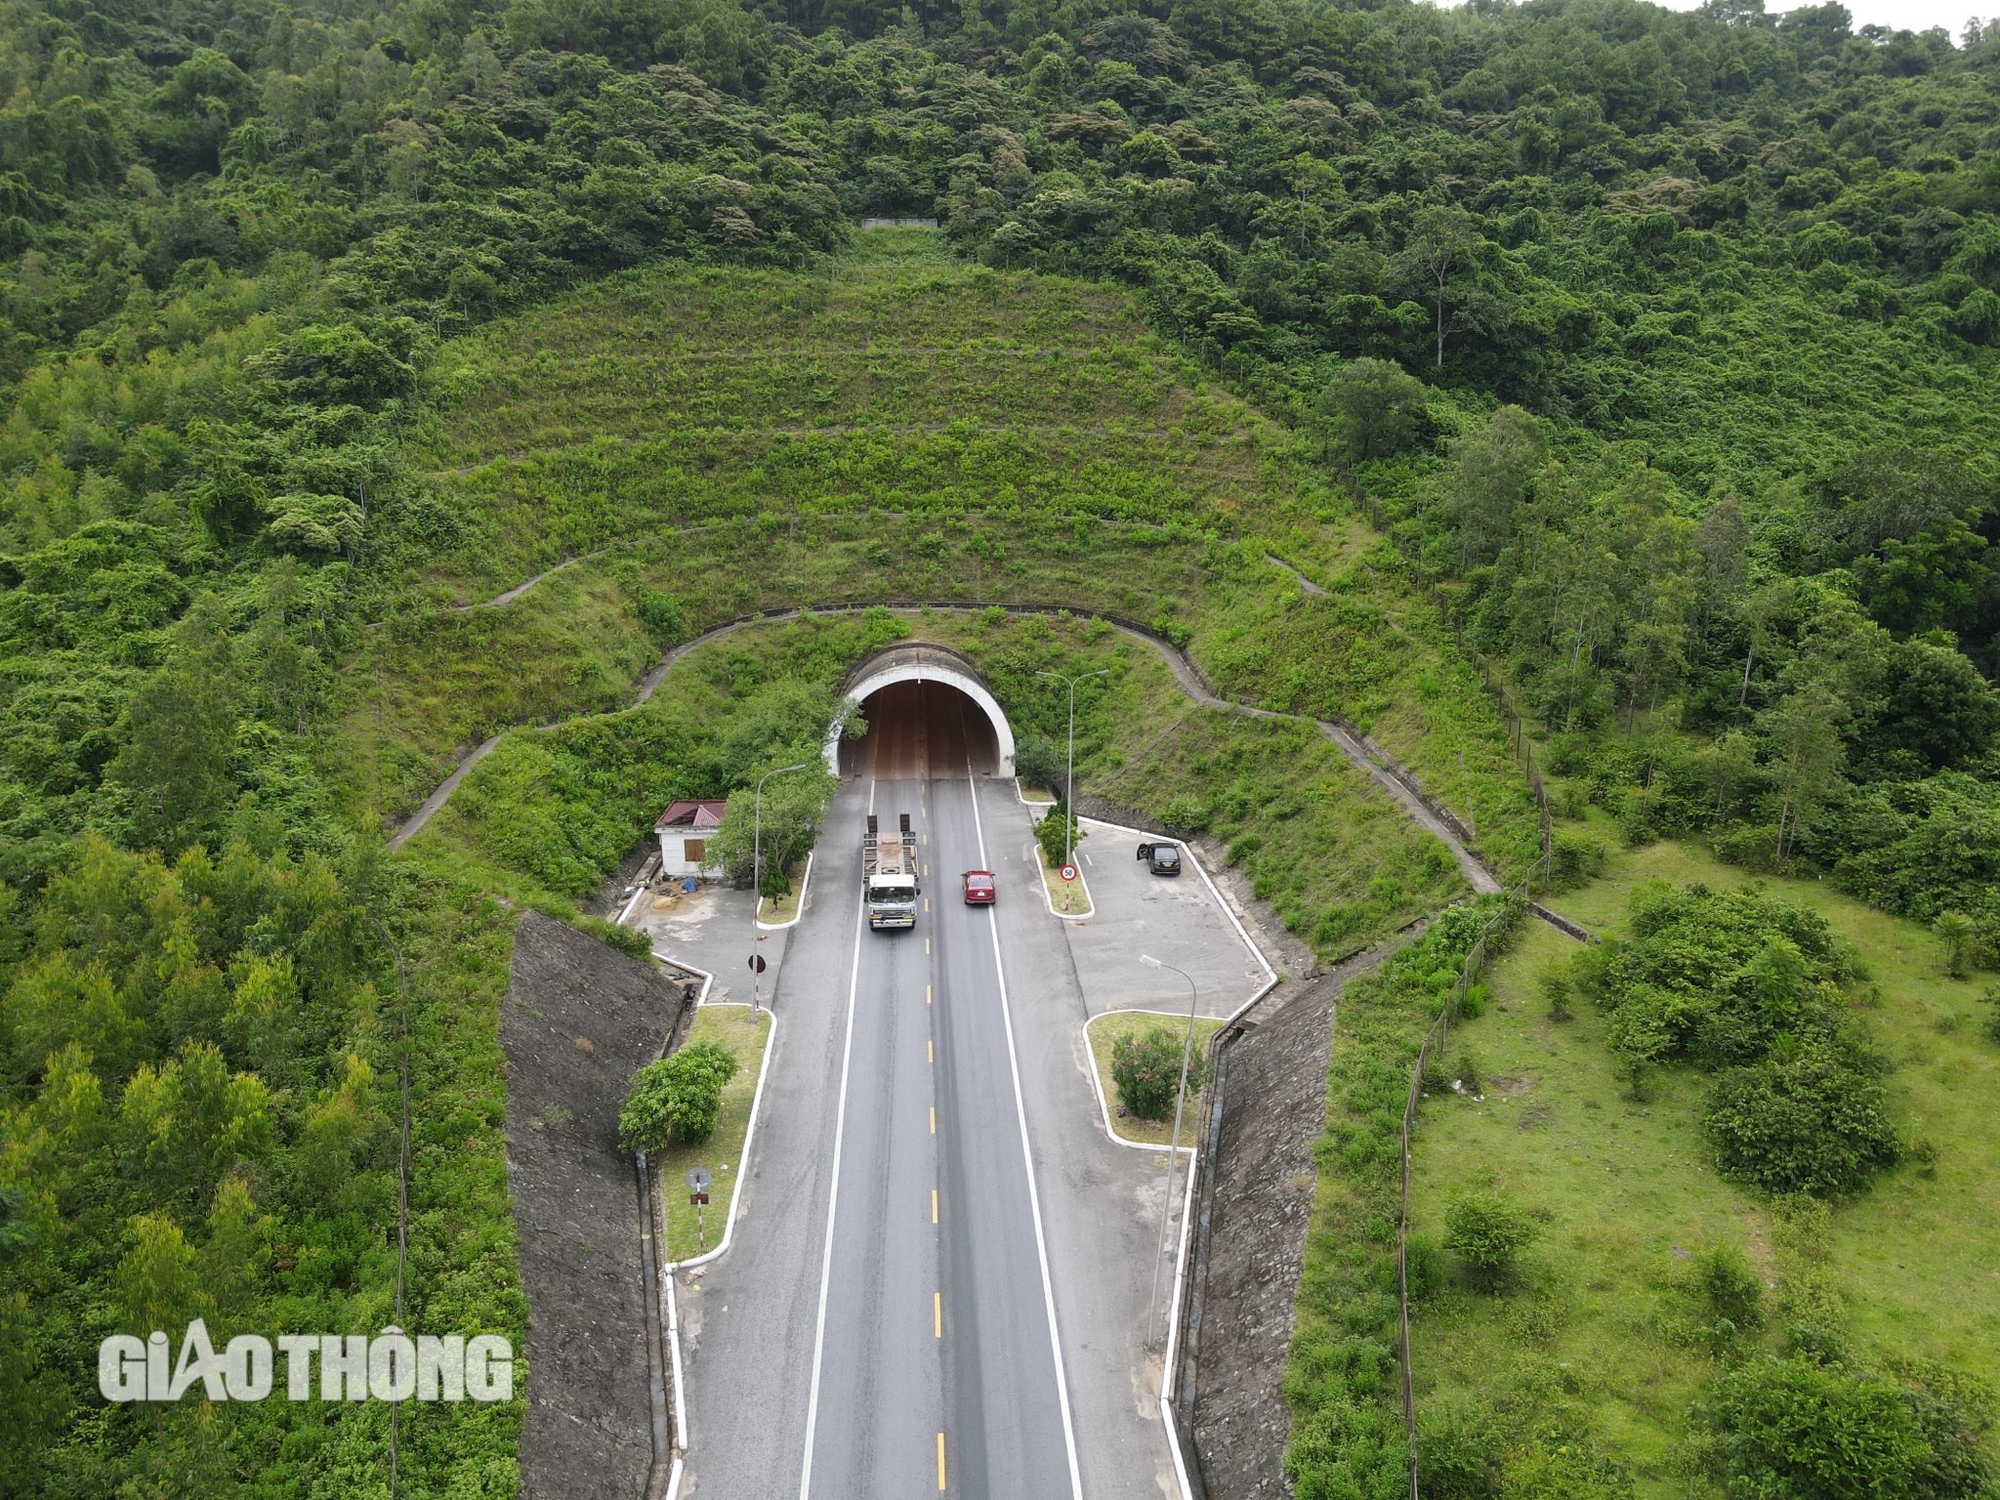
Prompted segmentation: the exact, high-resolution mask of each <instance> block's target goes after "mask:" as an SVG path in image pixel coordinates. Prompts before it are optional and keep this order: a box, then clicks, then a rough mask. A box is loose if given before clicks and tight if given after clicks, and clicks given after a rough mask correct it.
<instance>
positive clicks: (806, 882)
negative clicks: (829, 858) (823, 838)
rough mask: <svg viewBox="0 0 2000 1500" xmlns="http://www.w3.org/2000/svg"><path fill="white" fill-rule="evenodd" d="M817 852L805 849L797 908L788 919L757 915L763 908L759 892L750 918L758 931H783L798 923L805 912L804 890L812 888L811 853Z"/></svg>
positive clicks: (762, 899)
mask: <svg viewBox="0 0 2000 1500" xmlns="http://www.w3.org/2000/svg"><path fill="white" fill-rule="evenodd" d="M818 852H819V851H818V850H816V849H808V850H807V851H806V872H805V874H803V875H801V876H800V877H799V909H798V910H797V911H795V912H793V913H792V915H791V918H790V920H789V921H784V922H766V921H765V920H764V919H763V918H762V917H760V916H758V915H757V913H758V912H760V911H762V910H763V909H764V897H763V895H762V894H761V893H760V894H759V895H758V897H757V904H756V906H754V907H753V908H751V912H750V920H751V921H753V922H755V923H756V924H757V930H758V931H759V932H783V931H784V930H785V929H786V928H787V927H796V926H798V925H799V918H800V917H803V916H804V915H805V914H806V892H808V891H810V890H811V889H812V883H813V855H815V854H816V853H818Z"/></svg>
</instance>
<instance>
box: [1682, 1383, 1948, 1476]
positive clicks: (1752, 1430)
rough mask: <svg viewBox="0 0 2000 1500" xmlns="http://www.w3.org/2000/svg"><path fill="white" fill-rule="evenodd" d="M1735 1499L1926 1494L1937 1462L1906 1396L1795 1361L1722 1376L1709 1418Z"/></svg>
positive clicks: (1887, 1387)
mask: <svg viewBox="0 0 2000 1500" xmlns="http://www.w3.org/2000/svg"><path fill="white" fill-rule="evenodd" d="M1706 1417H1707V1421H1708V1424H1709V1425H1710V1427H1711V1428H1712V1429H1713V1430H1714V1431H1715V1432H1716V1434H1717V1435H1718V1436H1720V1437H1721V1438H1722V1440H1723V1441H1722V1444H1721V1448H1720V1453H1721V1458H1722V1463H1723V1467H1724V1471H1725V1473H1726V1475H1727V1477H1728V1479H1729V1481H1730V1489H1731V1493H1740V1494H1744V1495H1755V1496H1758V1497H1765V1496H1768V1497H1771V1500H1791V1497H1797V1500H1850V1497H1851V1500H1874V1497H1877V1496H1884V1497H1886V1496H1891V1495H1894V1496H1913V1495H1918V1494H1921V1493H1924V1490H1922V1489H1920V1488H1919V1486H1918V1479H1919V1476H1920V1475H1921V1474H1922V1473H1923V1472H1924V1470H1925V1469H1926V1468H1927V1467H1928V1466H1929V1465H1930V1463H1931V1462H1932V1460H1933V1459H1934V1457H1935V1455H1934V1453H1933V1450H1932V1448H1931V1445H1930V1443H1929V1442H1927V1441H1926V1440H1925V1438H1924V1434H1923V1432H1922V1430H1921V1428H1920V1427H1919V1425H1918V1422H1917V1418H1916V1413H1915V1411H1914V1410H1913V1407H1912V1402H1911V1401H1910V1398H1909V1395H1908V1393H1907V1392H1905V1391H1903V1390H1901V1389H1899V1388H1898V1387H1897V1386H1895V1385H1894V1384H1892V1383H1891V1382H1889V1381H1886V1380H1882V1379H1878V1378H1876V1377H1874V1376H1869V1375H1858V1374H1851V1373H1849V1372H1847V1371H1845V1370H1842V1369H1837V1368H1829V1367H1827V1366H1822V1365H1817V1364H1812V1363H1809V1362H1807V1361H1805V1360H1799V1359H1761V1360H1758V1361H1756V1362H1755V1363H1754V1364H1750V1365H1746V1366H1744V1367H1743V1368H1742V1369H1740V1370H1736V1371H1732V1372H1731V1373H1729V1374H1727V1375H1724V1376H1723V1377H1722V1378H1721V1379H1720V1380H1719V1381H1717V1382H1716V1388H1715V1394H1714V1397H1713V1400H1712V1401H1711V1403H1710V1405H1709V1409H1708V1411H1707V1413H1706Z"/></svg>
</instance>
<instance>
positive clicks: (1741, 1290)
mask: <svg viewBox="0 0 2000 1500" xmlns="http://www.w3.org/2000/svg"><path fill="white" fill-rule="evenodd" d="M1687 1285H1688V1290H1689V1291H1690V1292H1691V1293H1692V1294H1693V1295H1694V1297H1695V1300H1696V1301H1698V1302H1699V1303H1700V1304H1701V1307H1702V1311H1703V1312H1704V1313H1706V1314H1707V1317H1708V1321H1709V1322H1710V1323H1711V1324H1716V1325H1719V1324H1721V1323H1724V1322H1727V1323H1729V1324H1730V1325H1731V1326H1733V1327H1735V1328H1739V1329H1740V1328H1755V1327H1756V1326H1757V1325H1758V1324H1759V1323H1761V1322H1763V1321H1764V1284H1763V1283H1762V1282H1761V1281H1759V1280H1758V1279H1757V1272H1756V1271H1755V1270H1754V1269H1753V1268H1752V1267H1751V1265H1750V1262H1749V1260H1748V1258H1746V1257H1745V1255H1744V1254H1743V1252H1742V1251H1741V1250H1739V1249H1737V1248H1736V1247H1735V1246H1734V1245H1714V1246H1711V1247H1710V1248H1708V1249H1706V1250H1703V1251H1702V1252H1700V1253H1699V1254H1698V1255H1696V1256H1695V1258H1694V1263H1693V1264H1692V1265H1691V1266H1689V1267H1688V1271H1687Z"/></svg>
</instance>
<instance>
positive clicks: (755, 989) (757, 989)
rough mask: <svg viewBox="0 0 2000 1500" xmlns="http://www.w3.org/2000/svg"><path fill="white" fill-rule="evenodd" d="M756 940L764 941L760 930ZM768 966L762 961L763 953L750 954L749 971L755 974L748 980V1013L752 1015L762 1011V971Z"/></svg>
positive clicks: (768, 966)
mask: <svg viewBox="0 0 2000 1500" xmlns="http://www.w3.org/2000/svg"><path fill="white" fill-rule="evenodd" d="M757 941H758V942H760V943H761V942H763V941H764V934H763V933H761V932H760V933H758V934H757ZM770 967H771V966H770V965H769V964H767V963H765V962H764V955H763V954H761V953H753V954H751V955H750V972H751V973H752V974H754V975H756V976H757V977H756V978H755V979H752V980H751V981H750V1014H751V1015H752V1016H757V1015H761V1014H762V1013H763V1010H764V971H765V970H766V969H768V968H770Z"/></svg>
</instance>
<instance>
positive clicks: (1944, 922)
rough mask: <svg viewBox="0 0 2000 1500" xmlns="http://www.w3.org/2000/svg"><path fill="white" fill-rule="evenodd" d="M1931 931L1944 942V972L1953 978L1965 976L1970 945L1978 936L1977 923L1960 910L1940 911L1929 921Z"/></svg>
mask: <svg viewBox="0 0 2000 1500" xmlns="http://www.w3.org/2000/svg"><path fill="white" fill-rule="evenodd" d="M1931 931H1932V932H1934V933H1936V934H1937V936H1938V939H1939V940H1940V941H1941V942H1942V943H1943V944H1944V968H1945V972H1946V973H1947V974H1949V975H1950V976H1951V977H1952V978H1953V979H1963V978H1965V975H1966V970H1967V968H1968V960H1969V959H1970V958H1971V956H1972V945H1973V943H1974V941H1975V940H1977V938H1978V937H1979V924H1978V923H1977V922H1975V921H1973V920H1972V918H1970V917H1968V916H1967V915H1966V914H1965V913H1964V912H1962V911H1948V912H1942V913H1940V914H1939V916H1938V919H1937V920H1936V921H1935V922H1933V923H1931Z"/></svg>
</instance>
